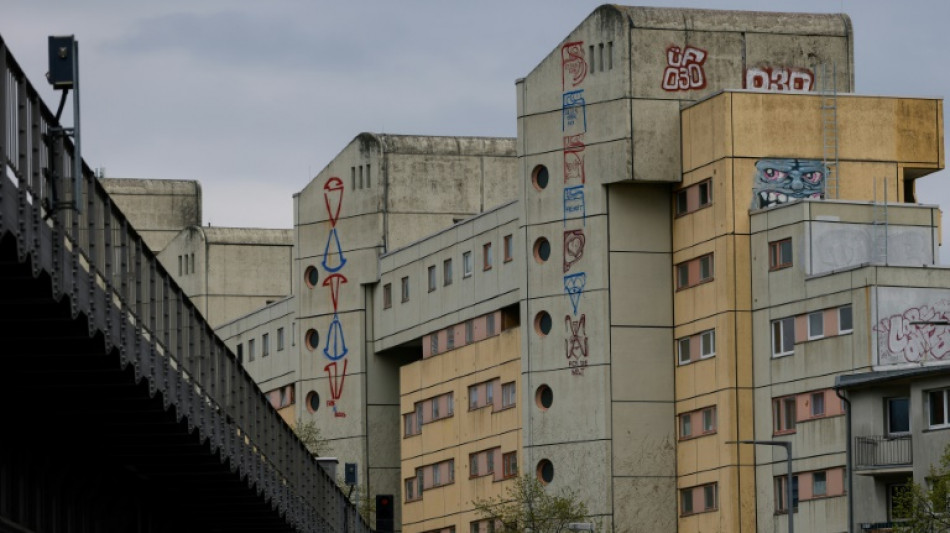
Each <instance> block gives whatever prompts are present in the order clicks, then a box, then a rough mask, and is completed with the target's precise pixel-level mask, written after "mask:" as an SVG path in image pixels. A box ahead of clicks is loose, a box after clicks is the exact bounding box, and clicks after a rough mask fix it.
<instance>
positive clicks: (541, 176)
mask: <svg viewBox="0 0 950 533" xmlns="http://www.w3.org/2000/svg"><path fill="white" fill-rule="evenodd" d="M531 184H532V185H534V188H535V189H537V190H539V191H543V190H544V189H545V188H546V187H547V186H548V167H546V166H544V165H538V166H536V167H534V170H532V171H531Z"/></svg>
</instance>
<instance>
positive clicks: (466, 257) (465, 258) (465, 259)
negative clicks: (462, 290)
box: [462, 252, 472, 278]
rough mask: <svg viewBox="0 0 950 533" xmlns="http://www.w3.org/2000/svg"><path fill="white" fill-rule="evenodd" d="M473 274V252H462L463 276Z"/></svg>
mask: <svg viewBox="0 0 950 533" xmlns="http://www.w3.org/2000/svg"><path fill="white" fill-rule="evenodd" d="M471 275H472V252H465V253H463V254H462V277H463V278H467V277H469V276H471Z"/></svg>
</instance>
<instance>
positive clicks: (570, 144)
mask: <svg viewBox="0 0 950 533" xmlns="http://www.w3.org/2000/svg"><path fill="white" fill-rule="evenodd" d="M571 180H577V181H580V182H581V183H584V182H585V181H586V177H585V175H584V135H583V134H580V135H568V136H566V137H564V183H568V182H570V181H571Z"/></svg>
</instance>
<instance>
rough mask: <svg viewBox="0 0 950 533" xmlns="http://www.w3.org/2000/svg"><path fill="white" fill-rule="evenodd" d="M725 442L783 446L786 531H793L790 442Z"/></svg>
mask: <svg viewBox="0 0 950 533" xmlns="http://www.w3.org/2000/svg"><path fill="white" fill-rule="evenodd" d="M726 444H761V445H763V446H781V447H783V448H785V461H786V464H787V465H788V475H787V476H785V498H786V500H787V502H786V504H785V506H786V507H787V509H786V510H787V512H788V533H795V521H794V520H793V518H794V517H793V515H794V514H795V512H794V511H795V510H794V509H793V508H792V443H791V442H788V441H786V440H730V441H726Z"/></svg>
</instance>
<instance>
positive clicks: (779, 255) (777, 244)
mask: <svg viewBox="0 0 950 533" xmlns="http://www.w3.org/2000/svg"><path fill="white" fill-rule="evenodd" d="M786 251H787V252H788V253H787V257H786V253H785V252H786ZM794 260H795V257H794V253H793V250H792V238H791V237H786V238H784V239H779V240H777V241H771V242H769V272H773V271H775V270H782V269H785V268H789V267H790V266H792V265H793V264H794Z"/></svg>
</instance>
